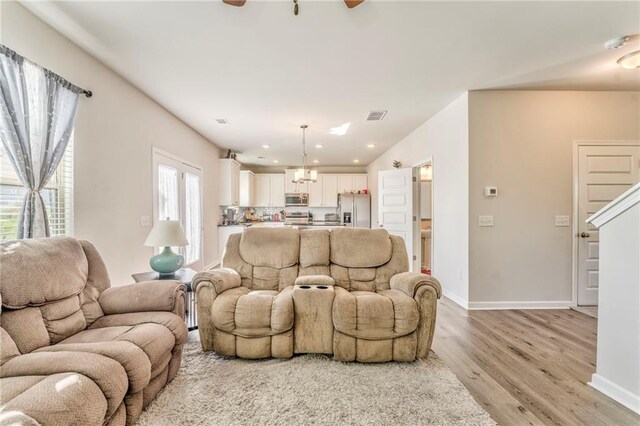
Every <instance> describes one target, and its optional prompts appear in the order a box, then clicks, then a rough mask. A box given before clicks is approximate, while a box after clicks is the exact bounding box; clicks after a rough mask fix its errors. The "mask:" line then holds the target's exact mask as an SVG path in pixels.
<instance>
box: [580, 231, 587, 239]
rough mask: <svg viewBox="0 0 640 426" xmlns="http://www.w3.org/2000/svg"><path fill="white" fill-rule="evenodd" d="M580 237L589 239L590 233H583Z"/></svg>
mask: <svg viewBox="0 0 640 426" xmlns="http://www.w3.org/2000/svg"><path fill="white" fill-rule="evenodd" d="M580 237H582V238H589V233H588V232H583V233H582V234H580Z"/></svg>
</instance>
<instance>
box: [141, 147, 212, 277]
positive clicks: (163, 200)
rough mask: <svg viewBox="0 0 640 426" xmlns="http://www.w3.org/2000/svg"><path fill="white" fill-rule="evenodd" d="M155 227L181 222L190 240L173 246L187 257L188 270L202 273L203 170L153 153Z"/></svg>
mask: <svg viewBox="0 0 640 426" xmlns="http://www.w3.org/2000/svg"><path fill="white" fill-rule="evenodd" d="M153 186H154V188H153V206H154V215H153V221H154V224H155V223H156V221H158V220H166V219H170V220H178V221H180V224H181V225H182V229H184V234H185V236H186V238H187V241H189V245H188V246H186V247H179V248H176V247H174V251H175V252H176V253H180V254H182V255H183V256H184V258H185V262H184V263H185V267H190V268H193V269H195V270H196V271H199V270H202V231H203V227H202V169H201V168H199V167H197V166H195V165H193V164H189V163H187V162H185V161H183V160H180V159H178V158H177V157H175V156H173V155H171V154H169V153H165V152H162V151H160V150H157V149H154V150H153Z"/></svg>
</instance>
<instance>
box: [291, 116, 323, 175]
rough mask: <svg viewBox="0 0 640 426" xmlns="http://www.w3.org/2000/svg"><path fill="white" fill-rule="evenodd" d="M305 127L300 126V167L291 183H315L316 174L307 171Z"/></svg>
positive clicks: (314, 171)
mask: <svg viewBox="0 0 640 426" xmlns="http://www.w3.org/2000/svg"><path fill="white" fill-rule="evenodd" d="M307 127H309V126H308V125H306V124H303V125H301V126H300V128H301V129H302V167H301V168H299V169H297V170H296V173H295V175H294V178H293V183H305V182H314V183H315V182H317V181H318V172H317V171H316V170H309V169H307Z"/></svg>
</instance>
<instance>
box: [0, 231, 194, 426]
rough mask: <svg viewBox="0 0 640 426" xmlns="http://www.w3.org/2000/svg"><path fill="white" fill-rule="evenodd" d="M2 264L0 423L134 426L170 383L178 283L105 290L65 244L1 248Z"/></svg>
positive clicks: (80, 245)
mask: <svg viewBox="0 0 640 426" xmlns="http://www.w3.org/2000/svg"><path fill="white" fill-rule="evenodd" d="M0 264H1V276H0V290H1V302H2V316H1V325H2V327H0V337H1V342H0V388H1V389H2V392H0V406H2V410H1V411H2V413H1V415H0V424H2V425H4V424H64V425H101V424H109V425H124V424H125V423H126V424H133V423H135V421H136V419H137V418H138V417H139V416H140V413H141V412H142V409H143V408H144V407H146V406H147V405H149V403H150V402H151V401H152V400H153V399H154V398H155V396H156V395H157V394H158V392H159V391H160V390H161V389H162V388H163V387H164V386H165V385H166V384H167V383H168V382H169V381H170V380H172V379H173V378H174V377H175V376H176V374H177V372H178V368H179V367H180V360H181V358H182V347H183V345H184V343H185V341H186V338H187V327H186V325H185V323H184V310H185V288H184V286H183V285H182V284H180V283H178V282H176V281H150V282H146V283H138V284H132V285H126V286H121V287H111V286H110V283H109V276H108V274H107V270H106V267H105V264H104V262H103V261H102V259H101V257H100V255H99V254H98V252H97V251H96V249H95V247H94V246H93V245H92V244H90V243H89V242H86V241H78V240H76V239H74V238H69V237H56V238H42V239H33V240H15V241H7V242H3V243H1V244H0Z"/></svg>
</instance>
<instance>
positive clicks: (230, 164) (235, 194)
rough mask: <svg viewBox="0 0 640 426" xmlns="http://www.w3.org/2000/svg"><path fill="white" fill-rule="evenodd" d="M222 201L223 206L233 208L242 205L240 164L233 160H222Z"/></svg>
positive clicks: (220, 175)
mask: <svg viewBox="0 0 640 426" xmlns="http://www.w3.org/2000/svg"><path fill="white" fill-rule="evenodd" d="M219 164H220V171H219V177H220V199H219V202H218V204H219V205H221V206H233V205H238V204H239V203H240V163H239V162H237V161H236V160H233V159H231V158H221V159H220V160H219Z"/></svg>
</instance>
